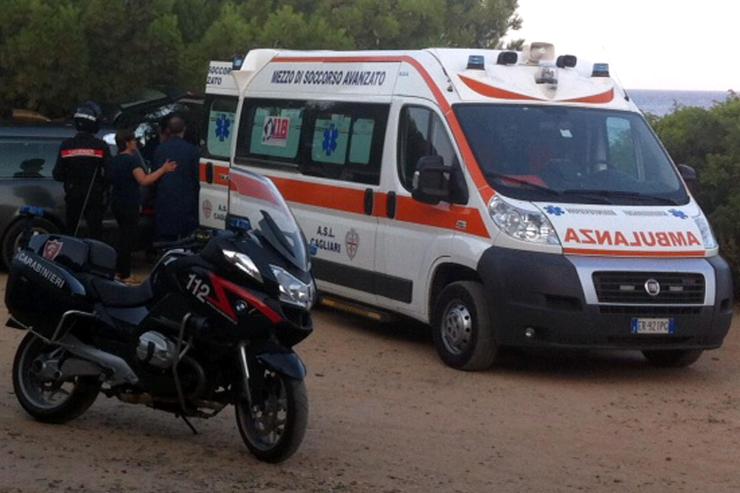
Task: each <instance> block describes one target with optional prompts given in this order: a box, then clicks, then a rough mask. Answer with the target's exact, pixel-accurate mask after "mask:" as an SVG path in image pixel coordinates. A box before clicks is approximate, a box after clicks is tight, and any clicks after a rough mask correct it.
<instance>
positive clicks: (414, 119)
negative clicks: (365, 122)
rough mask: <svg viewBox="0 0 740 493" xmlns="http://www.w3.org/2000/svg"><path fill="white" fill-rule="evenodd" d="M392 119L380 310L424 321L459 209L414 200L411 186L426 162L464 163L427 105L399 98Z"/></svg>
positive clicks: (382, 229)
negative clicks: (435, 270)
mask: <svg viewBox="0 0 740 493" xmlns="http://www.w3.org/2000/svg"><path fill="white" fill-rule="evenodd" d="M391 115H392V117H391V130H390V131H389V134H390V135H389V139H388V141H387V150H386V158H385V161H384V170H383V173H384V174H383V181H382V185H383V186H382V187H381V188H382V194H381V196H382V199H381V200H382V201H384V202H385V203H384V207H383V209H384V212H385V214H383V215H381V216H380V218H379V225H378V243H377V244H378V247H377V253H376V256H377V261H376V267H377V270H378V282H379V286H380V289H379V290H378V294H379V296H380V299H379V304H380V305H381V306H385V307H388V308H390V309H393V310H394V311H399V312H401V313H405V314H407V315H410V316H417V317H419V316H421V315H423V314H424V313H425V311H426V304H427V302H428V300H427V293H428V286H427V282H428V277H429V272H430V268H431V266H432V265H433V264H434V262H435V261H436V260H437V259H438V258H439V257H440V255H443V252H444V245H445V244H447V245H449V244H450V243H451V241H452V239H453V238H454V236H455V231H454V226H453V227H450V224H453V225H454V221H452V223H451V222H450V213H451V208H452V207H454V206H450V205H449V204H446V203H440V204H438V205H429V204H424V203H422V202H419V201H417V200H415V199H413V198H412V196H411V182H412V179H413V176H414V171H415V170H416V163H417V162H418V161H419V159H420V158H421V157H424V156H430V155H438V156H442V158H443V159H444V162H445V164H447V165H450V166H452V165H455V164H456V163H458V162H459V161H458V159H457V155H456V152H455V149H454V147H453V144H452V141H451V139H450V136H449V131H448V129H447V126H446V124H445V123H444V119H443V118H442V115H441V114H440V113H439V112H438V110H437V109H436V108H434V107H433V106H432V105H430V104H429V103H428V102H427V101H426V100H421V99H415V98H396V99H394V103H393V106H392V109H391ZM394 129H395V133H393V134H391V133H392V132H393V130H394Z"/></svg>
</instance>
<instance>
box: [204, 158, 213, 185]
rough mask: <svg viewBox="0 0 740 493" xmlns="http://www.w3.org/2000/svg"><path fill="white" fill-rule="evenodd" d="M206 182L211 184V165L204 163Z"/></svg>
mask: <svg viewBox="0 0 740 493" xmlns="http://www.w3.org/2000/svg"><path fill="white" fill-rule="evenodd" d="M206 182H207V183H208V184H209V185H210V184H212V183H213V163H206Z"/></svg>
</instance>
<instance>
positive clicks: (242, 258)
mask: <svg viewBox="0 0 740 493" xmlns="http://www.w3.org/2000/svg"><path fill="white" fill-rule="evenodd" d="M223 254H224V258H226V260H228V261H229V262H230V263H231V264H233V265H234V266H236V267H237V268H238V269H239V270H240V271H242V272H244V273H245V274H247V275H248V276H249V277H251V278H252V279H254V280H255V281H257V282H260V283H261V282H263V281H262V274H261V273H260V270H259V269H258V268H257V266H256V265H255V264H254V261H253V260H252V259H251V258H249V255H245V254H243V253H241V252H235V251H233V250H224V251H223Z"/></svg>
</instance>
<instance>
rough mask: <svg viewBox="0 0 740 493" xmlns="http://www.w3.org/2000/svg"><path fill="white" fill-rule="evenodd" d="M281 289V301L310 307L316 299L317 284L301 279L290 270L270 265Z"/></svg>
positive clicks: (305, 307)
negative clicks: (307, 282)
mask: <svg viewBox="0 0 740 493" xmlns="http://www.w3.org/2000/svg"><path fill="white" fill-rule="evenodd" d="M270 268H271V269H272V273H273V274H274V275H275V279H276V280H277V282H278V287H279V289H280V301H282V302H284V303H288V304H291V305H296V306H299V307H301V308H303V309H306V310H308V309H310V308H311V307H312V306H313V304H314V301H315V300H316V286H314V283H313V281H311V282H310V283H309V284H306V283H305V282H303V281H301V280H300V279H298V278H297V277H295V276H294V275H293V274H291V273H290V272H288V271H286V270H285V269H283V268H282V267H278V266H277V265H270Z"/></svg>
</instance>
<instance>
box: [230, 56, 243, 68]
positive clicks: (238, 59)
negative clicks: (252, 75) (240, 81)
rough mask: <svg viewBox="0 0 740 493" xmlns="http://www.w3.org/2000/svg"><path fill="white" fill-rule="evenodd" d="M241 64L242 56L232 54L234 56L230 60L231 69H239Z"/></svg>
mask: <svg viewBox="0 0 740 493" xmlns="http://www.w3.org/2000/svg"><path fill="white" fill-rule="evenodd" d="M243 64H244V57H243V56H241V55H234V58H233V59H232V60H231V68H232V70H241V68H242V65H243Z"/></svg>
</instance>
